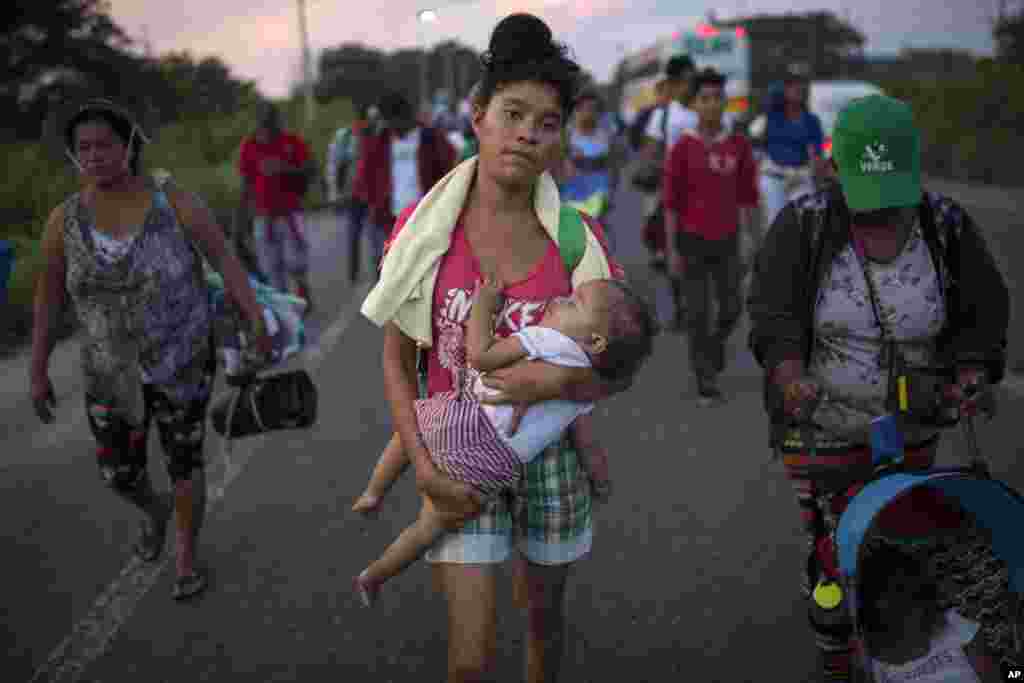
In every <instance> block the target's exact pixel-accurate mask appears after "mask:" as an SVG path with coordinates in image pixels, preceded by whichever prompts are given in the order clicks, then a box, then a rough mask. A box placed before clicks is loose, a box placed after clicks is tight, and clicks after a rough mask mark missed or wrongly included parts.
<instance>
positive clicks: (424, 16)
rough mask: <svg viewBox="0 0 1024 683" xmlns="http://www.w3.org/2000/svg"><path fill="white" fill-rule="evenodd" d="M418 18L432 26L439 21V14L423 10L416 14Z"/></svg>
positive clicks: (430, 10)
mask: <svg viewBox="0 0 1024 683" xmlns="http://www.w3.org/2000/svg"><path fill="white" fill-rule="evenodd" d="M416 18H417V19H419V20H420V21H421V22H423V23H424V24H432V23H434V22H435V21H437V12H436V11H435V10H432V9H421V10H420V11H419V12H417V13H416Z"/></svg>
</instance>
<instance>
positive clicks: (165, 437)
mask: <svg viewBox="0 0 1024 683" xmlns="http://www.w3.org/2000/svg"><path fill="white" fill-rule="evenodd" d="M145 141H146V138H145V135H144V134H143V132H142V129H141V128H140V127H139V125H138V124H137V123H136V122H135V120H134V119H133V117H132V116H131V114H129V113H128V112H126V111H124V110H123V109H120V108H119V107H117V106H116V105H114V104H112V103H110V102H108V101H106V100H94V101H91V102H89V103H88V104H86V105H85V106H83V107H81V108H80V109H79V110H78V111H77V112H76V113H75V114H74V115H73V116H72V117H71V118H70V119H69V121H68V122H67V124H66V126H65V127H64V143H65V151H66V153H67V155H68V157H69V158H70V159H71V161H72V163H74V165H75V166H76V168H77V169H78V170H79V172H80V174H81V178H82V190H81V191H80V192H77V193H75V194H74V195H72V196H71V197H69V198H68V199H67V200H66V201H64V202H63V203H61V204H60V205H59V206H58V207H57V208H55V209H54V210H53V212H52V213H51V214H50V218H49V221H48V222H47V225H46V230H45V233H44V235H43V255H44V258H45V265H44V270H43V273H42V275H41V276H40V278H39V284H38V286H37V290H36V301H35V328H34V330H33V338H32V364H31V378H30V379H31V394H32V401H33V404H34V406H35V410H36V414H37V415H38V416H39V419H40V420H42V421H43V422H47V423H50V422H53V421H54V408H55V395H54V391H53V385H52V384H51V382H50V379H49V359H50V353H51V352H52V350H53V341H54V340H53V337H52V329H53V327H52V324H53V320H54V316H55V315H56V314H58V313H59V312H60V311H61V310H62V309H63V307H64V305H65V304H66V303H68V302H71V303H73V304H74V310H75V312H76V314H77V316H78V319H79V320H80V321H81V324H82V328H83V331H84V334H83V338H82V344H81V345H82V374H83V375H84V377H85V404H86V414H87V417H88V420H89V427H90V429H91V431H92V434H93V437H94V438H95V439H96V459H97V464H98V465H99V470H100V474H101V476H102V478H103V480H104V482H105V483H106V484H107V486H109V487H110V488H111V490H113V491H114V493H115V494H117V495H118V496H120V497H121V498H123V499H124V500H126V501H127V502H129V503H131V504H132V505H134V506H136V507H138V508H139V509H140V510H141V511H142V512H144V513H145V518H144V521H143V524H142V534H141V537H140V538H139V540H138V542H137V544H136V546H135V552H136V554H137V555H138V556H139V558H140V559H141V560H143V561H146V562H152V561H155V560H157V559H158V557H159V556H160V554H161V552H162V550H163V546H164V539H165V536H166V533H167V527H168V524H169V522H170V520H171V519H172V518H175V519H176V522H177V523H176V525H175V526H176V532H177V534H176V540H177V543H176V545H177V553H176V569H177V578H176V580H175V582H174V587H173V597H174V598H175V599H178V600H180V599H185V598H188V597H191V596H193V595H196V594H198V593H199V592H201V591H202V590H203V588H204V587H205V586H206V581H205V578H204V576H203V573H202V572H201V571H199V570H198V568H197V567H196V566H195V549H196V542H197V538H198V535H199V529H200V527H201V526H202V518H203V512H204V510H205V507H206V480H205V477H204V471H203V436H204V427H205V422H206V406H207V404H208V401H209V398H210V392H211V390H212V387H213V378H214V373H215V370H216V356H215V354H214V349H213V345H212V336H211V333H212V329H211V326H212V322H213V320H212V310H211V308H210V301H209V295H208V293H207V289H206V280H205V276H204V273H203V265H202V258H201V257H200V252H201V253H202V254H203V255H205V257H206V258H207V259H208V260H209V261H210V263H212V264H213V266H214V267H216V268H217V269H218V270H220V271H221V272H222V273H223V276H224V281H225V286H226V289H227V291H228V293H229V294H230V295H231V297H232V299H233V300H234V301H236V302H238V305H239V308H240V309H241V310H242V311H243V312H244V313H245V314H246V317H247V318H248V320H249V321H250V322H251V324H252V326H253V329H254V330H255V331H256V333H255V337H256V346H257V348H259V350H260V351H262V352H263V353H269V352H270V350H271V344H270V337H269V336H267V333H266V328H265V326H264V322H263V313H262V308H261V307H260V306H259V304H258V303H257V301H256V296H255V294H254V293H253V290H252V288H251V287H250V285H249V279H248V277H247V276H246V274H245V272H244V271H243V270H242V266H241V265H240V264H239V262H238V260H237V259H236V258H235V257H234V255H233V254H232V253H231V252H230V251H229V250H228V249H227V247H226V245H225V241H224V233H223V231H222V230H221V228H220V227H219V226H218V225H217V223H216V221H215V219H214V217H213V215H212V214H211V213H210V211H209V210H208V209H206V208H205V207H204V206H203V203H202V200H200V199H199V198H198V197H196V196H194V195H192V194H189V193H185V192H183V191H181V190H179V189H168V188H167V187H165V186H158V185H157V183H156V182H155V181H154V180H153V179H151V178H150V177H148V176H145V175H143V174H142V171H141V169H140V166H141V147H142V144H143V143H144V142H145ZM154 420H155V421H156V423H157V427H158V430H159V433H160V439H161V444H162V446H163V450H164V456H165V461H166V466H167V472H168V475H169V478H170V480H171V483H172V487H173V490H172V491H171V492H170V493H166V494H164V493H157V492H156V491H154V489H153V485H152V483H151V482H150V480H149V477H148V475H147V473H146V443H147V441H148V434H149V426H150V423H151V422H152V421H154Z"/></svg>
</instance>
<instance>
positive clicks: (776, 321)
mask: <svg viewBox="0 0 1024 683" xmlns="http://www.w3.org/2000/svg"><path fill="white" fill-rule="evenodd" d="M833 141H834V150H835V151H834V156H835V162H836V165H837V168H838V175H839V179H840V183H841V188H840V187H834V188H829V189H827V190H824V191H822V192H821V193H818V194H815V195H809V196H806V197H804V198H801V199H798V200H796V201H794V202H793V203H791V204H789V205H788V206H787V207H786V208H785V209H784V210H783V211H782V212H781V213H780V214H779V217H778V219H777V220H776V221H775V223H774V225H772V227H771V230H770V231H769V233H768V235H767V236H766V238H765V242H764V246H763V247H762V248H761V251H760V252H759V254H758V257H757V261H756V264H755V268H754V278H753V282H752V284H751V296H750V301H749V310H750V316H751V322H752V331H751V335H750V345H751V350H752V351H753V353H754V356H755V357H756V358H757V360H758V362H759V363H760V364H761V365H762V366H763V367H764V369H765V372H766V377H765V400H766V407H767V408H768V411H769V413H770V417H771V420H772V425H773V436H772V446H773V448H774V449H775V452H776V454H777V455H781V457H782V459H783V462H784V464H785V469H786V475H787V477H789V479H790V480H791V481H792V482H793V485H794V488H795V489H796V493H797V498H798V503H799V505H800V508H801V513H802V514H803V517H804V523H805V525H806V530H807V533H808V538H809V541H810V542H811V552H810V555H809V557H808V558H807V560H806V563H805V565H804V567H805V575H804V596H805V598H811V597H812V596H813V595H814V593H813V591H812V589H814V587H815V585H816V584H818V583H819V582H821V581H823V580H828V579H830V578H832V577H830V575H829V573H830V571H832V570H830V568H829V566H830V551H829V550H828V542H827V541H828V535H827V531H828V530H829V529H834V528H835V524H836V522H837V519H838V517H839V516H840V515H841V514H842V512H843V510H844V509H845V507H846V505H847V503H848V502H849V498H850V495H849V492H850V487H851V486H856V485H857V484H858V483H862V482H864V481H866V480H868V479H870V478H871V477H872V475H873V460H872V452H871V448H870V446H869V444H870V440H869V430H870V425H871V422H872V420H874V419H876V418H879V417H881V416H883V415H886V414H889V413H891V412H892V411H893V405H894V404H893V400H894V395H895V394H896V393H897V392H896V391H895V389H894V388H895V387H896V386H898V385H899V382H898V381H897V378H898V377H901V376H902V377H910V378H912V379H911V380H909V384H910V386H911V387H914V386H918V385H919V382H918V381H917V380H918V379H920V380H921V381H920V385H921V386H923V385H926V384H927V382H925V381H924V378H926V377H927V372H928V371H932V372H937V370H938V369H939V368H942V369H945V370H946V371H947V372H948V377H947V378H946V379H944V380H943V379H937V381H935V382H934V383H932V385H931V387H932V389H931V390H930V391H926V390H921V389H914V391H913V392H912V393H913V394H914V395H911V396H910V397H909V401H910V403H911V404H913V405H915V406H916V407H915V409H914V410H912V411H911V412H909V413H908V414H907V415H906V417H905V418H903V419H902V420H901V422H902V424H901V431H902V434H903V442H904V465H905V467H906V468H907V469H909V470H920V469H928V468H930V467H932V466H933V465H934V462H935V456H936V451H937V446H938V442H939V438H940V436H941V431H942V428H943V427H944V426H949V425H950V424H951V423H955V422H956V420H957V419H959V416H960V415H962V414H964V413H965V412H969V411H976V410H977V409H978V406H979V401H978V398H970V399H969V398H966V397H968V396H971V395H972V394H971V393H970V392H967V391H966V389H967V388H968V387H972V386H973V387H975V388H978V389H980V390H979V391H978V393H977V394H976V395H975V396H976V397H981V396H985V395H986V394H987V393H988V391H987V390H988V388H989V387H990V386H991V385H994V384H996V383H998V382H999V381H1000V380H1001V379H1002V377H1003V373H1004V372H1005V364H1006V331H1007V326H1008V322H1009V295H1008V290H1007V287H1006V283H1005V282H1004V280H1003V277H1002V275H1001V274H1000V272H999V270H998V268H997V267H996V265H995V262H994V260H993V258H992V255H991V254H990V252H989V251H988V248H987V247H986V245H985V242H984V239H983V237H982V235H981V232H980V231H979V229H978V228H977V227H976V226H975V225H974V223H973V221H972V220H971V218H970V217H969V216H968V215H967V213H966V212H964V210H963V209H962V208H961V207H960V206H958V205H957V204H956V203H955V202H953V201H951V200H950V199H948V198H946V197H942V196H939V195H936V194H933V193H928V192H923V191H922V188H921V182H920V143H919V133H918V131H917V128H916V126H915V125H914V121H913V114H912V112H911V111H910V108H909V107H908V106H907V105H905V104H904V103H902V102H899V101H898V100H893V99H891V98H887V97H882V96H871V97H866V98H861V99H859V100H855V101H854V102H853V103H851V104H850V105H848V107H847V108H846V109H845V110H844V111H843V112H842V113H840V115H839V118H838V121H837V123H836V130H835V133H834V136H833ZM982 312H984V315H982ZM794 420H795V421H796V422H798V423H799V424H800V426H799V427H792V426H791V425H793V423H794ZM963 521H964V520H963V518H962V517H961V513H960V511H959V510H957V509H952V508H951V507H950V505H949V504H948V503H946V502H945V501H942V500H940V499H936V497H934V496H929V495H928V494H927V493H922V494H920V495H912V496H909V497H908V500H907V503H906V504H903V505H900V504H897V505H894V506H893V507H892V508H890V509H887V510H886V512H884V513H883V514H882V515H881V517H880V519H879V531H880V533H881V534H882V535H884V536H886V537H891V538H896V539H901V538H902V539H905V538H908V537H916V536H919V535H924V536H928V535H929V533H930V532H932V531H934V530H935V528H936V527H945V528H947V529H950V528H952V529H956V528H959V527H961V525H962V523H963ZM932 540H933V541H935V542H934V543H932V546H931V550H930V551H928V552H930V553H931V554H932V561H933V562H934V563H937V562H941V561H942V558H941V557H939V555H947V554H948V551H943V550H942V544H941V543H940V542H939V540H938V539H936V538H933V539H932ZM961 540H962V541H966V543H962V544H961V545H960V546H959V547H957V548H954V551H953V553H952V555H953V556H955V559H956V561H957V562H958V563H960V564H963V562H961V560H963V559H964V558H970V562H973V563H976V564H977V563H979V562H980V559H981V558H980V557H979V553H977V552H975V551H976V550H977V549H978V548H979V542H978V538H977V537H976V536H975V538H974V539H973V540H972V539H968V538H967V537H965V536H962V537H961ZM947 569H948V568H947ZM957 571H958V572H959V571H960V570H959V569H958V570H957ZM978 595H980V593H979V594H978ZM957 599H958V598H957V597H953V598H952V600H953V601H954V602H955V601H956V600H957ZM958 607H959V608H961V609H962V610H964V612H965V613H964V616H966V617H969V618H975V617H982V618H981V619H980V620H981V621H983V622H985V628H986V633H987V635H988V636H990V638H991V640H990V642H991V641H993V640H999V639H1001V638H1002V637H1003V634H1002V633H1000V629H1002V628H1003V625H1004V623H1006V622H1005V621H1002V622H1001V621H1000V620H999V619H998V618H997V619H995V620H993V619H991V618H988V619H986V618H983V617H984V615H981V614H980V612H982V611H984V609H979V608H978V605H973V606H972V605H967V604H965V603H963V602H962V601H961V603H960V604H959V605H958ZM845 614H847V612H846V610H845V609H837V608H836V606H835V605H831V606H828V605H826V606H824V607H822V604H819V603H818V602H817V601H816V600H809V617H810V621H811V625H812V628H813V629H814V632H815V636H816V639H817V644H818V647H819V649H820V652H821V658H822V661H821V664H822V674H823V676H824V678H823V680H828V681H848V680H850V676H851V652H852V647H853V640H852V624H851V623H850V621H849V620H848V619H847V618H844V615H845ZM990 616H991V615H990Z"/></svg>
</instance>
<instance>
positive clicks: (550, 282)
mask: <svg viewBox="0 0 1024 683" xmlns="http://www.w3.org/2000/svg"><path fill="white" fill-rule="evenodd" d="M415 209H416V205H415V204H414V205H411V206H409V207H407V208H406V209H405V210H404V211H402V213H401V214H399V216H398V219H397V220H396V221H395V226H394V228H393V229H392V231H391V235H390V237H389V238H388V240H387V242H386V243H385V245H384V253H385V254H386V253H387V250H388V249H389V248H390V247H391V243H392V242H394V240H395V238H396V237H397V236H398V234H399V233H400V232H401V231H402V228H403V227H405V223H406V221H408V220H409V217H410V216H411V215H412V213H413V211H414V210H415ZM584 220H585V221H586V223H587V225H588V226H590V229H591V231H592V232H593V233H594V236H595V237H597V241H598V242H599V243H600V244H601V247H602V248H603V249H604V253H605V257H606V258H607V259H608V265H609V268H610V270H611V273H612V277H614V278H620V279H621V278H624V277H625V271H624V270H623V269H622V266H620V265H619V264H618V263H617V262H616V261H615V260H614V259H613V258H612V257H611V256H610V255H609V253H608V242H607V240H606V239H605V234H604V229H603V228H602V226H601V224H600V223H598V222H597V221H595V220H592V219H590V218H589V217H586V216H584ZM480 277H481V273H480V264H479V263H478V262H477V260H476V256H475V255H474V254H473V250H472V248H471V247H470V245H469V241H468V240H467V239H466V231H465V229H464V226H463V224H462V221H461V220H460V221H459V223H458V225H456V226H455V230H454V231H453V233H452V243H451V246H450V247H449V249H448V251H447V252H446V253H445V255H444V256H443V257H442V258H441V264H440V266H439V270H438V273H437V280H436V281H435V283H434V301H433V304H432V311H431V317H432V320H431V328H432V335H433V346H432V347H431V348H430V349H429V352H428V353H427V393H428V394H429V395H433V394H436V393H437V392H439V391H451V390H452V389H453V388H454V387H455V379H456V377H458V376H459V375H460V374H461V371H463V370H465V368H466V341H465V337H466V321H467V320H469V309H470V307H471V305H472V302H473V293H474V291H475V289H476V283H477V281H478V280H479V279H480ZM503 294H504V295H505V304H504V307H503V308H502V310H501V311H500V312H499V315H498V323H497V326H496V328H495V331H494V334H495V336H496V337H499V338H504V337H507V336H509V335H510V334H513V333H515V332H518V331H519V330H521V329H523V328H524V327H526V326H527V325H536V324H537V323H538V322H540V319H541V318H543V317H544V312H545V311H546V310H547V307H548V303H550V302H551V300H552V299H555V298H557V297H562V296H569V295H571V294H572V279H571V277H570V273H568V272H567V271H566V269H565V263H564V262H563V261H562V255H561V253H560V252H559V251H558V245H557V244H555V242H554V241H553V240H549V244H548V249H547V251H545V252H544V256H543V257H542V258H541V260H540V261H539V262H538V263H537V264H536V265H535V266H534V267H533V270H532V271H530V274H529V275H528V276H527V277H526V278H525V279H523V280H520V281H519V282H515V283H512V284H511V285H508V286H506V287H505V289H504V291H503Z"/></svg>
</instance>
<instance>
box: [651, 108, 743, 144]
mask: <svg viewBox="0 0 1024 683" xmlns="http://www.w3.org/2000/svg"><path fill="white" fill-rule="evenodd" d="M664 112H665V107H658V108H657V109H655V110H654V112H653V113H652V114H651V118H650V120H649V121H648V122H647V132H646V135H647V137H649V138H651V139H652V140H658V141H659V142H660V141H661V139H662V134H661V133H662V124H661V121H662V119H663V118H664ZM699 124H700V117H699V116H698V115H697V112H695V111H694V110H692V109H690V108H689V107H686V106H684V105H682V104H680V103H679V102H675V101H673V102H670V103H669V105H668V128H667V132H668V146H669V148H671V147H672V146H673V145H675V144H676V143H677V142H679V138H681V137H682V136H683V133H684V132H685V131H687V130H696V129H697V126H698V125H699ZM735 125H736V115H735V114H734V113H733V112H725V113H724V114H723V115H722V127H723V128H724V129H725V130H727V131H731V130H732V129H733V127H734V126H735Z"/></svg>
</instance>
